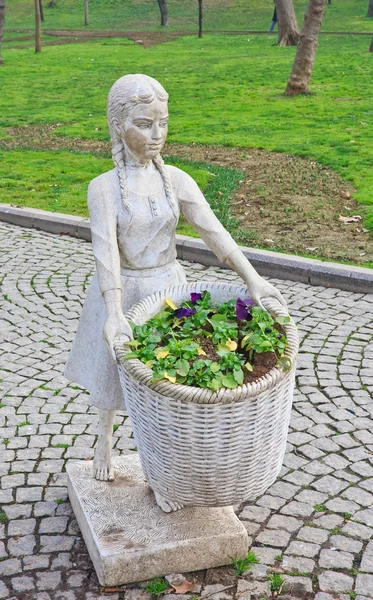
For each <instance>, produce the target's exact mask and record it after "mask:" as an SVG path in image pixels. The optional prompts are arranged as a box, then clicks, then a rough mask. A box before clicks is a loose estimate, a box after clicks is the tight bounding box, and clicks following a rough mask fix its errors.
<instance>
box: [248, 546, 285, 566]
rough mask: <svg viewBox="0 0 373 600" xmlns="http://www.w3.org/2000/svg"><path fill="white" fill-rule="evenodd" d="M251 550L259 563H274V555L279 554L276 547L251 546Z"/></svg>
mask: <svg viewBox="0 0 373 600" xmlns="http://www.w3.org/2000/svg"><path fill="white" fill-rule="evenodd" d="M251 550H252V551H253V552H254V553H255V554H256V556H257V557H258V559H259V561H260V563H261V564H264V565H274V564H275V563H276V557H277V556H278V555H279V554H280V552H279V550H278V548H268V547H264V546H263V547H261V546H253V547H252V548H251Z"/></svg>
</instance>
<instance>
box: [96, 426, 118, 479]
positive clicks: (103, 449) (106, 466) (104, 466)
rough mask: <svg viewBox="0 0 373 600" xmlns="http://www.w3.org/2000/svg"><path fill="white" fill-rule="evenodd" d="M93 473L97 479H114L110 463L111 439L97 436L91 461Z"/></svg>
mask: <svg viewBox="0 0 373 600" xmlns="http://www.w3.org/2000/svg"><path fill="white" fill-rule="evenodd" d="M93 475H94V477H95V479H98V480H99V481H114V478H115V474H114V469H113V467H112V464H111V439H110V440H107V439H103V438H100V437H99V438H98V441H97V446H96V452H95V458H94V461H93Z"/></svg>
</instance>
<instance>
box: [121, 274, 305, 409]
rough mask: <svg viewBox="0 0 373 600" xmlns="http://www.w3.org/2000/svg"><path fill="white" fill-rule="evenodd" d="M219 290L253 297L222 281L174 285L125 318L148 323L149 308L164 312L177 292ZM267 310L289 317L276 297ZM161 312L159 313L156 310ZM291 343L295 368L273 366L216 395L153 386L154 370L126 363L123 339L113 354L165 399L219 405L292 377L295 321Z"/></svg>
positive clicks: (167, 385) (289, 332) (194, 389)
mask: <svg viewBox="0 0 373 600" xmlns="http://www.w3.org/2000/svg"><path fill="white" fill-rule="evenodd" d="M216 288H220V289H222V290H224V292H226V293H229V294H232V298H234V297H238V296H240V295H241V296H242V295H243V296H244V297H245V296H246V297H247V296H250V294H249V292H248V290H247V288H246V286H243V285H239V284H237V283H235V284H229V283H223V282H212V281H203V280H202V281H198V282H191V283H186V284H181V285H176V286H172V287H169V288H166V289H165V290H162V291H161V292H156V293H154V294H151V295H149V296H147V297H146V298H144V299H143V300H140V301H139V302H137V303H136V304H135V305H134V306H132V308H131V309H130V310H129V311H128V312H127V313H126V315H125V316H126V318H127V319H128V320H130V321H133V322H134V323H138V322H139V321H140V320H142V322H145V321H147V319H146V318H145V319H144V316H145V317H146V313H149V310H150V309H153V310H154V307H155V306H156V307H157V308H159V310H161V308H162V304H163V302H164V300H165V298H172V296H173V295H175V294H176V293H178V294H180V293H182V294H185V295H186V296H188V295H189V294H190V293H191V292H202V291H204V290H207V291H212V290H213V289H215V290H216ZM263 305H264V306H265V308H266V309H267V310H268V311H269V312H270V313H271V314H272V315H273V316H289V315H288V312H287V310H286V309H285V308H284V307H283V306H282V305H281V304H280V303H279V302H278V301H277V300H275V299H274V298H267V299H266V300H265V301H263ZM157 312H158V310H157ZM283 327H284V329H285V333H286V337H287V340H288V347H287V349H286V350H285V356H288V357H289V358H290V360H291V362H292V367H291V369H290V370H289V371H286V372H285V371H282V370H281V369H279V368H278V367H273V368H272V369H271V370H270V371H269V372H268V373H267V374H266V375H264V376H262V377H260V378H259V379H257V380H256V381H253V382H252V383H247V384H243V385H241V386H238V387H237V388H235V389H233V390H232V389H228V388H220V390H218V391H217V392H213V391H211V390H209V389H208V388H199V387H195V386H188V385H183V384H180V383H171V382H168V381H167V380H164V381H163V380H162V381H160V382H157V383H152V384H151V383H150V380H151V378H152V375H153V371H152V370H151V369H149V367H147V366H146V365H145V364H144V363H142V362H141V361H140V360H139V359H137V358H134V359H130V360H125V355H126V354H127V353H128V352H130V351H131V350H130V348H126V347H125V346H124V344H123V340H121V339H120V338H117V339H116V340H115V341H114V351H115V354H116V357H117V363H118V368H119V369H123V370H124V371H125V373H126V374H127V375H130V376H131V377H133V378H134V379H135V380H136V381H137V382H138V383H140V384H143V385H145V386H146V387H148V388H149V389H151V390H152V391H153V392H155V393H158V394H160V395H162V396H168V397H169V398H170V400H179V401H180V400H181V401H183V402H195V403H198V404H216V403H224V404H226V403H229V402H238V401H242V400H247V399H248V398H249V397H254V396H258V395H259V394H261V393H263V392H266V391H269V390H270V389H272V388H273V387H274V386H275V385H276V384H278V383H279V382H281V381H282V380H283V379H285V378H286V377H288V376H291V375H292V374H293V371H294V370H295V366H296V365H295V359H296V357H297V354H298V346H299V337H298V331H297V328H296V325H295V323H294V321H293V320H292V319H291V320H290V322H289V323H287V324H285V325H283Z"/></svg>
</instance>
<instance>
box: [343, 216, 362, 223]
mask: <svg viewBox="0 0 373 600" xmlns="http://www.w3.org/2000/svg"><path fill="white" fill-rule="evenodd" d="M361 219H362V217H361V216H360V215H352V217H343V216H342V215H339V220H340V221H342V223H344V224H345V225H350V224H351V223H358V222H359V221H361Z"/></svg>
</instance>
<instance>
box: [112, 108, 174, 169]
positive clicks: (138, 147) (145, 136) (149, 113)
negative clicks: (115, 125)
mask: <svg viewBox="0 0 373 600" xmlns="http://www.w3.org/2000/svg"><path fill="white" fill-rule="evenodd" d="M167 125H168V107H167V102H160V101H159V100H157V99H155V100H153V102H151V103H150V104H138V105H137V106H135V107H134V108H133V109H132V110H131V112H130V113H129V115H128V117H127V119H126V120H125V121H124V123H122V127H121V136H122V139H123V142H124V144H125V146H126V148H127V149H128V150H129V152H130V154H132V156H133V157H134V158H135V159H136V160H138V161H140V162H144V161H148V160H152V159H153V158H155V157H156V156H157V154H159V152H160V151H161V150H162V148H163V146H164V144H165V141H166V137H167Z"/></svg>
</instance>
